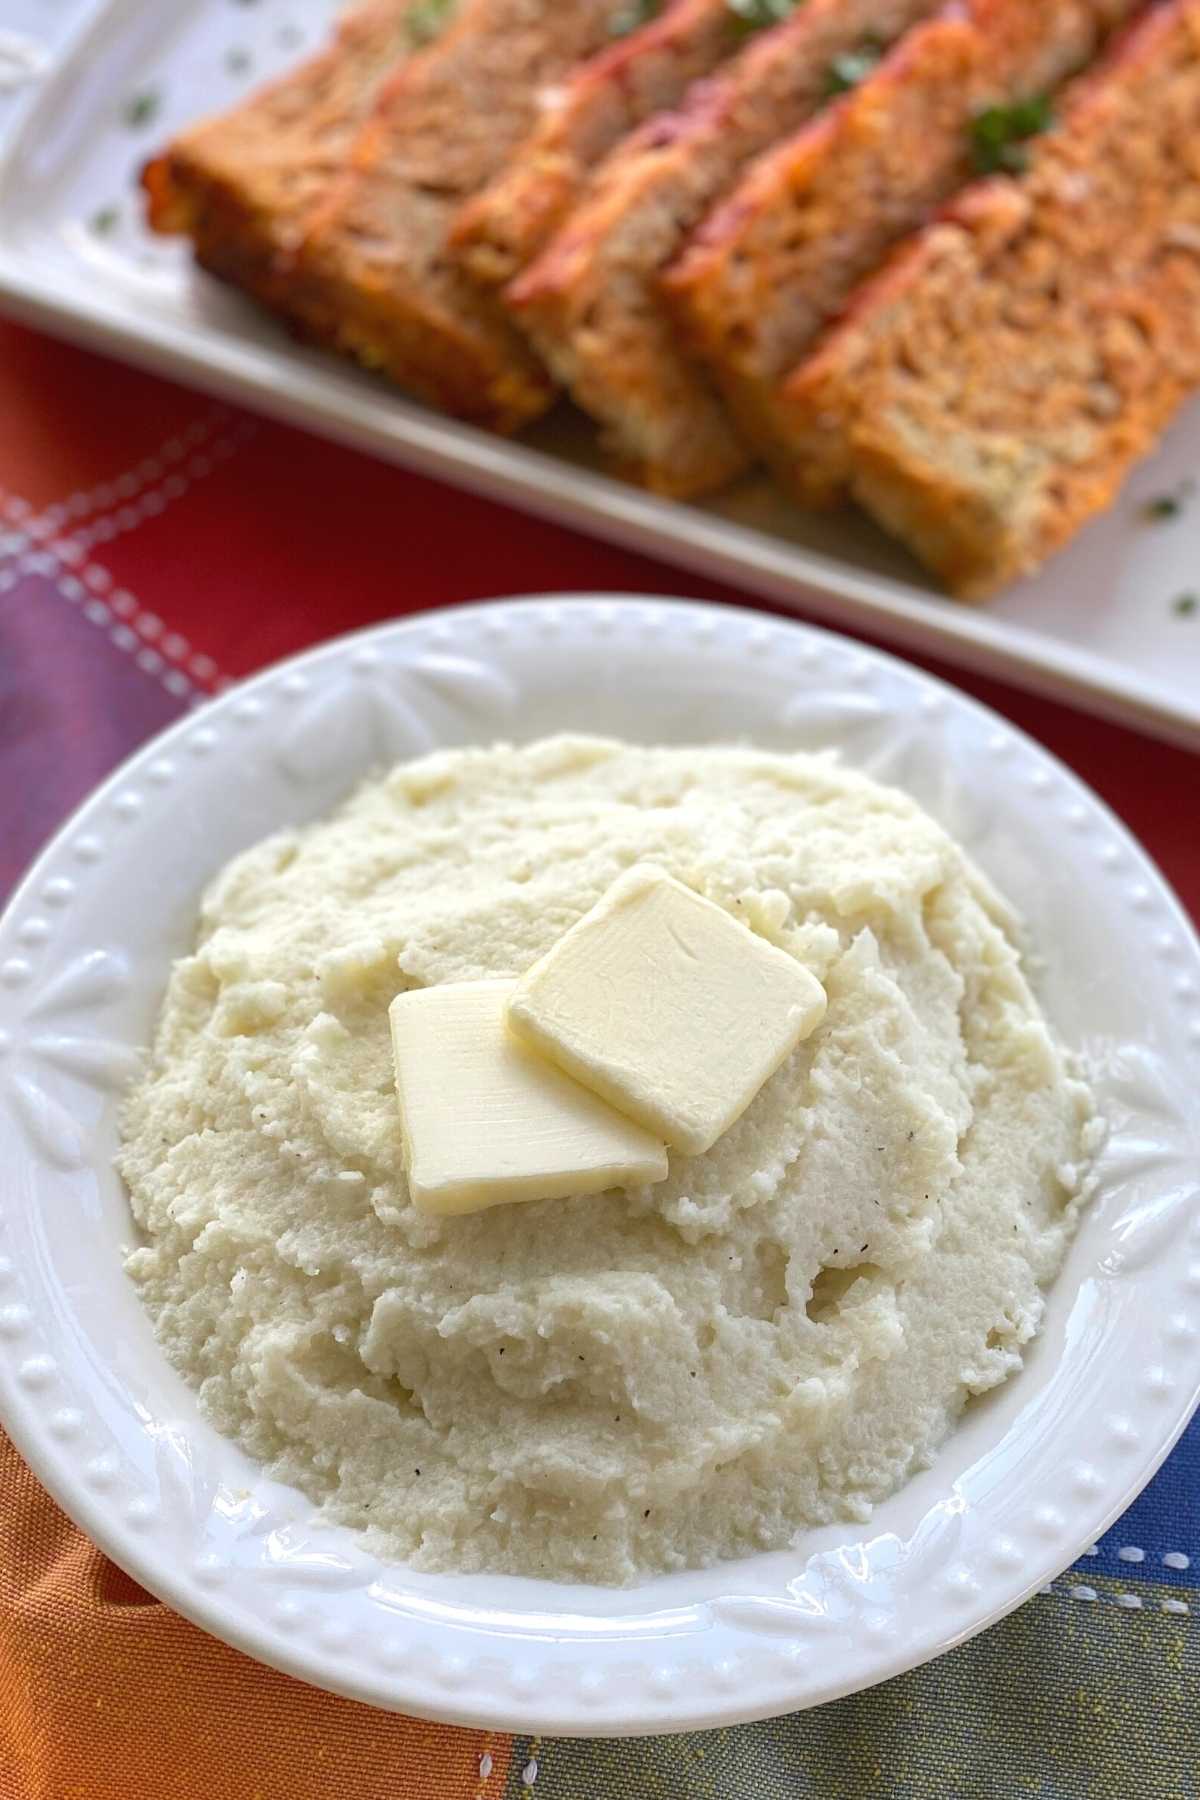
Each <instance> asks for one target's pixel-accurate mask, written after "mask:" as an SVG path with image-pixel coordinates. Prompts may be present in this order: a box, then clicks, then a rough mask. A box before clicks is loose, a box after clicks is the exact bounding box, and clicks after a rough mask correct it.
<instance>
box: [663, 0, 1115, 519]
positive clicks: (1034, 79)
mask: <svg viewBox="0 0 1200 1800" xmlns="http://www.w3.org/2000/svg"><path fill="white" fill-rule="evenodd" d="M1138 3H1139V0H1055V4H1053V5H1047V3H1046V0H970V3H969V4H967V5H965V6H958V7H955V8H954V9H953V10H952V11H950V12H948V13H946V14H944V15H942V16H940V17H938V18H936V19H932V20H930V21H928V22H927V23H926V24H924V25H919V26H917V27H916V28H915V29H914V30H913V31H912V32H910V33H909V35H908V36H907V37H906V38H905V39H904V40H903V41H902V42H901V43H900V44H899V45H898V46H897V47H896V48H895V49H894V50H893V52H892V53H891V55H890V56H889V57H887V58H886V59H885V60H884V62H883V63H882V64H881V65H880V66H879V68H878V69H877V70H876V71H875V73H874V74H872V75H870V76H869V77H868V78H867V79H866V80H864V81H863V82H862V84H861V86H859V87H858V88H857V89H856V90H855V91H853V92H852V93H850V94H848V95H847V96H846V97H845V99H844V100H842V101H841V102H840V103H839V104H838V105H836V106H834V107H831V108H829V109H828V110H827V112H826V113H824V114H823V115H822V116H821V117H820V118H819V119H818V120H816V121H815V122H814V123H813V124H811V125H810V126H808V127H807V128H806V129H804V130H802V131H801V132H799V133H797V134H796V135H794V136H793V137H792V138H790V139H789V140H788V141H786V142H785V143H783V144H781V145H779V146H777V147H776V148H774V149H772V150H769V151H767V152H766V153H765V154H764V155H763V156H762V157H760V158H758V159H757V160H756V161H755V162H754V163H753V164H752V165H751V166H750V168H749V169H748V170H747V171H746V172H745V174H744V175H743V177H742V179H741V180H740V181H739V183H738V185H737V186H736V188H734V190H733V191H732V193H731V194H730V195H729V197H728V198H727V199H726V200H725V201H724V203H723V204H722V205H721V206H720V207H718V208H717V210H716V211H715V212H714V213H713V214H712V215H710V217H709V218H708V219H707V220H706V221H705V223H704V224H703V225H702V226H701V227H700V229H699V231H698V232H697V233H696V235H695V237H694V238H693V240H692V242H691V244H690V245H689V247H688V248H687V249H686V250H685V251H684V253H683V255H682V257H681V258H680V260H679V261H678V262H677V263H676V264H675V265H674V267H673V268H671V269H670V270H668V271H667V273H666V276H665V278H664V285H665V290H666V293H667V295H668V297H669V299H670V302H671V304H672V306H673V309H674V311H675V313H676V316H677V318H678V321H679V324H680V327H681V329H682V330H683V331H684V332H685V333H686V335H687V338H688V340H689V342H690V344H691V345H692V347H693V348H694V349H695V351H696V352H697V354H699V355H701V356H702V357H703V358H704V359H705V361H706V362H707V363H708V364H709V366H710V367H711V369H712V372H713V374H714V376H715V377H716V379H717V381H718V383H719V385H720V387H721V390H722V392H723V393H724V395H725V397H726V399H727V400H728V402H729V404H730V406H731V408H732V409H733V412H734V414H735V416H736V418H737V419H738V421H739V423H740V424H741V426H742V428H743V429H744V430H745V432H746V433H747V435H748V436H749V437H750V439H751V441H752V442H753V443H754V444H755V445H756V446H757V447H758V448H759V449H760V450H761V451H762V453H763V454H764V455H765V457H766V458H767V460H768V461H769V462H771V463H772V464H773V465H774V467H775V468H776V470H777V471H778V472H779V474H780V476H781V478H782V480H783V481H784V484H785V486H789V487H792V488H793V489H794V487H795V476H794V471H795V466H796V463H797V460H798V454H799V453H800V452H801V451H802V448H803V447H802V446H797V445H796V444H795V443H794V442H792V440H791V437H790V433H789V425H790V422H791V414H790V411H789V409H788V408H787V406H786V405H781V404H780V399H779V384H780V382H781V381H782V380H783V378H784V377H785V376H786V375H787V374H788V373H789V371H790V370H791V369H793V368H794V367H795V366H796V364H797V363H798V362H799V361H800V360H801V358H802V357H803V356H804V355H806V354H807V352H808V351H809V350H810V349H811V348H812V345H813V343H814V341H815V339H816V337H817V335H818V333H819V332H820V331H821V330H822V328H823V327H824V326H825V325H826V324H828V322H829V321H830V320H831V319H832V318H833V317H834V316H835V315H836V314H837V313H838V312H839V311H840V310H841V308H842V306H843V305H844V304H845V302H846V300H847V298H848V296H849V294H850V293H851V291H852V289H853V287H854V286H855V285H856V283H857V282H859V281H860V280H862V278H863V277H864V276H866V275H868V274H870V272H871V271H872V270H873V269H875V268H876V267H878V265H879V263H880V262H881V260H882V259H883V257H884V255H885V254H886V252H887V251H888V249H889V248H890V247H891V245H892V244H894V243H895V242H896V241H897V240H898V239H899V238H900V237H902V236H903V235H905V234H906V233H907V232H909V231H912V230H914V229H915V228H916V227H917V226H919V225H921V224H923V223H924V222H925V220H926V219H928V217H929V215H930V212H931V211H932V210H933V209H934V207H936V206H937V205H938V204H940V203H941V202H942V201H943V200H945V199H946V198H947V197H948V196H949V195H951V194H952V193H953V192H954V191H955V189H956V188H959V187H961V186H962V185H963V183H964V182H966V181H967V180H968V179H969V178H970V175H971V169H972V163H971V137H970V123H971V119H972V117H973V116H974V115H975V114H976V113H978V112H981V111H982V110H983V109H984V108H987V107H992V106H998V105H1004V104H1011V103H1012V102H1013V101H1016V100H1019V99H1023V98H1026V97H1028V96H1031V95H1043V94H1045V93H1047V92H1048V91H1050V90H1053V89H1054V88H1056V87H1058V86H1059V85H1060V83H1061V82H1062V81H1063V80H1064V79H1065V78H1066V77H1067V76H1068V75H1069V74H1072V73H1074V71H1075V70H1076V69H1078V68H1080V67H1082V66H1084V65H1086V64H1087V63H1089V62H1090V61H1091V60H1092V58H1093V57H1094V55H1095V54H1096V52H1097V50H1098V49H1099V46H1100V41H1101V38H1102V36H1103V34H1104V33H1105V32H1106V31H1107V30H1108V29H1109V27H1111V26H1112V25H1114V24H1117V23H1119V22H1120V21H1121V18H1122V17H1123V16H1124V15H1127V14H1129V13H1130V12H1132V11H1133V10H1134V8H1135V6H1136V5H1137V4H1138ZM810 497H811V496H810Z"/></svg>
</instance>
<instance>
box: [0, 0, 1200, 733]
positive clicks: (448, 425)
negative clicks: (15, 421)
mask: <svg viewBox="0 0 1200 1800" xmlns="http://www.w3.org/2000/svg"><path fill="white" fill-rule="evenodd" d="M67 3H69V4H71V5H72V6H73V7H74V10H75V17H76V20H77V24H78V30H77V33H76V35H75V36H74V38H73V40H71V41H69V42H67V43H65V44H64V45H63V47H62V48H61V50H56V51H55V52H54V53H51V52H50V51H49V50H48V49H47V50H46V52H45V54H44V55H43V54H42V51H41V40H42V39H43V38H44V37H45V36H46V34H47V33H48V31H49V30H50V28H51V24H52V21H50V20H49V19H48V17H47V7H46V5H45V0H8V9H7V11H6V12H5V19H4V23H5V24H6V25H7V24H8V23H9V22H10V15H11V23H12V24H14V25H16V24H21V23H25V24H26V26H27V30H26V32H25V34H24V39H25V40H26V41H27V52H26V53H27V59H28V61H29V64H30V67H31V69H33V70H34V71H35V72H36V71H37V70H38V69H42V70H44V74H43V75H42V76H41V77H40V80H39V81H38V82H36V83H31V85H30V88H29V90H28V94H27V97H26V100H25V101H24V102H23V105H22V114H23V116H22V117H20V118H19V119H18V118H13V119H11V120H10V128H9V130H8V132H7V133H6V132H5V129H4V118H3V112H2V111H0V306H3V307H4V308H5V309H7V310H9V311H12V312H14V313H15V314H17V315H19V316H20V317H23V318H26V319H28V320H30V321H31V322H32V323H34V324H37V325H40V326H43V327H44V328H46V329H47V330H50V331H56V332H60V333H63V334H65V335H66V336H68V337H71V338H75V339H77V340H78V341H79V342H81V343H84V344H87V345H92V346H95V347H98V348H100V349H106V350H109V351H111V352H113V353H114V354H116V355H119V356H123V357H127V358H128V359H129V360H131V361H133V362H137V363H141V364H142V365H144V366H146V367H148V368H151V369H154V370H156V371H157V372H159V373H162V374H167V375H174V376H177V377H178V378H179V379H181V380H184V381H189V382H192V383H195V384H196V385H198V386H201V387H205V388H208V389H211V390H212V391H213V392H216V393H219V394H221V395H222V396H224V397H226V398H230V399H234V400H239V401H242V402H244V403H245V404H247V405H249V406H253V407H257V408H258V409H260V410H261V411H264V412H268V413H271V414H274V415H275V416H277V417H279V418H283V419H286V420H288V421H290V422H292V423H294V424H298V425H303V426H305V427H307V428H308V429H310V430H313V431H318V432H324V433H326V434H328V435H329V436H332V437H336V438H339V439H341V440H342V441H344V442H347V443H351V444H354V445H357V446H358V447H359V448H360V449H364V450H369V451H372V452H374V453H375V454H377V455H379V456H383V457H386V458H389V459H390V460H392V461H394V462H398V463H402V464H404V465H406V466H408V467H410V468H415V469H419V470H421V471H423V472H424V473H425V474H428V475H432V476H435V477H438V478H439V479H441V480H445V481H452V482H456V483H458V484H459V485H461V486H463V487H467V488H471V489H473V490H474V491H476V492H479V493H483V494H487V495H489V496H490V497H492V498H493V499H497V500H501V501H504V502H507V503H508V504H510V505H512V506H516V507H520V508H522V509H523V510H525V511H528V512H533V513H537V514H539V515H541V516H543V517H547V518H551V519H555V520H557V521H559V522H560V523H562V524H565V525H569V526H573V527H575V528H577V529H582V530H587V531H591V532H594V533H595V534H596V535H598V536H600V537H603V538H608V539H610V540H612V541H613V542H616V543H619V544H622V545H625V546H627V547H628V548H631V549H634V550H640V551H644V552H648V553H649V554H651V555H656V556H659V557H662V558H664V559H665V560H666V561H668V562H672V563H676V564H679V565H682V566H683V567H685V568H691V569H694V570H696V571H697V572H698V573H701V574H703V575H704V576H705V577H706V578H708V579H720V580H724V581H727V582H730V583H732V584H734V585H735V586H737V587H739V588H743V589H746V590H748V591H750V592H754V593H759V594H765V595H767V596H769V597H771V598H773V599H775V600H777V601H779V602H781V603H783V604H784V605H790V606H794V607H802V608H804V609H805V610H806V611H809V612H813V613H816V614H817V615H819V616H821V617H823V618H825V619H828V620H830V621H831V622H832V623H835V624H844V625H846V626H848V627H850V628H852V629H859V630H862V631H864V632H867V633H869V634H871V635H874V636H882V637H886V638H888V639H890V640H891V641H892V642H893V643H897V644H900V645H901V646H903V647H904V648H905V649H908V650H912V651H915V652H918V653H920V654H923V655H927V656H940V657H942V658H943V659H945V660H949V661H952V662H957V663H959V664H961V665H962V666H963V667H966V668H971V669H975V670H978V671H980V672H981V673H985V674H991V675H995V676H999V677H1001V678H1004V679H1007V680H1010V681H1016V682H1018V683H1020V684H1021V685H1023V686H1025V687H1028V688H1031V689H1034V690H1035V691H1039V692H1043V693H1047V694H1050V695H1052V696H1055V697H1058V698H1061V699H1065V700H1069V701H1072V702H1074V703H1075V704H1077V705H1081V706H1085V707H1088V708H1090V709H1091V710H1093V711H1095V712H1098V713H1101V714H1104V715H1106V716H1108V717H1112V718H1117V719H1121V720H1124V721H1126V722H1127V723H1130V724H1134V725H1139V726H1141V727H1142V728H1143V729H1145V730H1148V731H1152V732H1156V733H1158V734H1159V735H1162V736H1165V737H1169V738H1172V739H1174V740H1176V741H1178V742H1180V743H1183V744H1186V745H1189V746H1191V747H1193V748H1195V747H1200V609H1198V607H1197V602H1196V598H1195V595H1194V590H1195V588H1196V579H1195V569H1196V561H1197V542H1198V537H1197V534H1198V532H1200V496H1195V497H1194V498H1192V499H1191V500H1190V501H1186V502H1185V501H1182V500H1181V502H1180V504H1179V505H1178V507H1177V508H1176V511H1175V512H1174V513H1172V514H1171V515H1170V516H1164V515H1163V514H1162V513H1161V512H1160V514H1158V515H1157V516H1156V514H1155V512H1154V509H1153V506H1152V504H1151V503H1152V502H1153V501H1154V500H1155V499H1163V498H1166V497H1173V496H1176V495H1179V496H1183V495H1185V494H1186V493H1187V492H1188V491H1189V490H1188V482H1189V478H1190V477H1191V475H1192V473H1193V471H1194V470H1195V469H1196V467H1197V464H1198V463H1200V410H1198V409H1197V408H1196V407H1192V408H1191V409H1190V410H1189V411H1188V412H1187V413H1186V414H1185V416H1184V417H1183V419H1181V420H1180V422H1179V423H1178V425H1177V426H1176V428H1175V429H1174V430H1173V431H1172V433H1171V434H1170V436H1169V437H1168V439H1167V440H1166V442H1165V443H1164V444H1163V446H1162V448H1161V449H1160V450H1159V452H1158V454H1157V455H1156V456H1155V457H1154V458H1153V459H1152V461H1151V462H1150V463H1148V464H1147V465H1145V466H1144V467H1143V468H1141V469H1139V470H1138V471H1137V472H1136V474H1135V475H1134V477H1133V479H1132V481H1131V482H1130V485H1129V488H1128V489H1127V491H1126V492H1125V493H1124V494H1123V495H1122V496H1121V497H1120V499H1119V500H1118V502H1117V504H1116V505H1115V507H1114V508H1113V510H1112V511H1111V512H1110V513H1109V514H1108V515H1107V516H1106V517H1105V518H1103V519H1101V520H1099V521H1098V522H1096V523H1095V524H1093V525H1092V526H1091V527H1089V529H1088V530H1087V531H1085V532H1084V533H1083V534H1082V535H1081V537H1080V538H1079V539H1078V540H1077V542H1076V543H1075V544H1074V545H1073V546H1072V547H1071V549H1070V550H1069V551H1068V552H1067V553H1066V554H1065V555H1063V556H1061V557H1059V558H1057V559H1056V560H1055V561H1054V563H1053V564H1052V565H1051V566H1050V567H1049V568H1048V569H1047V570H1046V571H1045V572H1044V573H1043V574H1042V575H1040V576H1039V577H1038V578H1037V579H1036V580H1032V581H1026V582H1021V583H1019V584H1018V585H1017V586H1016V587H1014V588H1011V589H1010V590H1009V591H1008V592H1006V593H1004V594H1002V595H1000V596H999V598H998V599H997V600H996V601H995V602H994V603H992V604H990V605H989V606H987V607H986V608H976V607H968V606H963V605H959V604H957V603H955V602H953V601H950V600H947V599H946V598H945V597H944V596H943V595H941V594H940V593H939V592H937V591H936V589H934V588H932V587H931V586H930V584H929V581H928V579H927V577H926V576H925V575H923V574H922V572H921V570H920V569H919V568H918V567H917V565H916V564H915V563H914V562H912V561H911V560H910V559H909V558H908V557H907V556H906V555H905V554H904V553H903V552H902V551H901V550H899V549H897V548H896V546H895V545H893V544H891V543H890V542H888V540H886V539H885V538H884V537H883V535H882V534H881V533H880V532H878V531H877V530H875V529H874V528H873V527H872V526H871V525H870V524H869V523H868V521H867V520H866V519H865V518H863V517H861V516H859V515H858V514H856V513H853V512H845V513H835V514H831V515H828V516H826V515H818V514H814V513H805V512H802V511H801V510H800V509H799V508H797V507H795V506H793V505H791V504H789V503H788V502H787V501H786V500H785V499H784V498H783V497H782V495H781V494H780V493H779V492H778V491H777V490H776V489H775V488H774V487H773V486H772V485H771V483H770V482H768V481H767V480H765V479H763V478H756V479H750V480H747V481H744V482H742V483H739V484H738V485H737V486H736V487H734V488H733V489H731V490H730V491H729V492H728V493H726V494H723V495H721V496H719V497H718V498H717V499H715V500H713V501H712V502H710V503H708V504H705V505H700V506H685V505H682V504H678V503H673V502H669V501H663V500H658V499H655V498H654V497H653V496H652V495H649V494H645V493H642V492H640V491H639V490H638V489H636V488H632V487H629V486H626V485H625V484H624V483H622V482H619V481H614V480H612V479H611V478H610V477H609V476H607V475H606V474H604V473H603V472H602V470H601V468H600V467H599V464H598V459H597V454H596V446H595V432H594V430H593V429H592V427H591V426H590V425H588V424H587V422H586V421H584V420H582V419H580V418H579V417H577V416H576V415H573V414H572V413H571V412H570V411H569V409H567V408H565V407H564V408H561V409H559V411H558V412H556V413H555V414H554V416H553V417H552V418H550V419H548V420H547V421H546V422H545V423H544V424H543V425H541V426H539V427H538V429H537V430H535V431H533V432H531V433H529V434H527V435H526V436H525V437H523V438H522V439H520V440H519V441H517V442H509V441H506V440H503V439H499V438H494V437H491V436H489V435H487V434H486V433H484V432H481V431H477V430H474V429H472V428H471V427H469V426H465V425H460V424H456V423H455V422H454V421H453V420H450V419H446V418H443V417H441V416H440V415H439V414H437V413H433V412H430V411H428V410H426V409H425V408H424V407H421V406H418V405H415V404H413V403H412V402H410V401H407V400H405V399H404V397H403V396H402V395H401V394H399V393H397V392H395V391H394V390H392V389H390V388H388V387H387V386H385V385H384V384H382V383H381V382H378V381H373V380H371V379H369V378H368V377H366V376H365V375H362V374H361V373H360V372H359V371H357V370H355V369H353V368H351V367H349V366H346V365H344V364H342V363H341V362H339V361H338V359H337V358H335V357H331V356H327V355H324V354H321V353H319V352H316V351H310V350H304V349H301V348H300V347H299V346H298V345H296V344H294V343H292V342H291V341H290V340H289V339H288V338H287V336H286V334H285V333H284V331H283V330H282V329H281V328H280V327H279V326H278V325H277V324H276V323H275V322H274V321H273V320H271V319H269V318H266V317H264V316H263V315H262V314H260V313H259V312H258V311H257V310H256V309H255V308H254V307H253V306H252V305H251V304H250V303H249V302H248V301H246V300H245V299H243V298H242V297H240V296H239V295H237V294H236V293H234V292H232V291H231V290H230V289H228V288H225V287H222V286H221V284H220V283H218V282H215V281H213V280H210V279H209V278H208V277H206V276H204V275H199V274H197V273H196V271H195V270H194V269H193V267H192V265H191V261H190V258H189V254H188V250H187V247H186V245H184V244H182V243H179V242H176V241H168V240H165V239H162V238H158V239H156V238H154V237H153V236H152V235H151V233H150V232H149V231H147V230H146V229H145V227H144V226H143V224H142V222H141V213H142V209H141V201H140V198H139V195H138V190H137V175H138V171H139V169H140V167H141V164H142V163H143V161H144V160H145V159H146V157H147V156H148V155H150V153H151V152H152V151H153V150H155V149H156V148H157V147H158V146H160V145H161V144H163V143H165V142H166V141H167V139H168V138H170V136H171V135H172V133H174V132H175V131H177V130H179V129H180V128H182V127H183V126H185V125H187V124H189V123H190V122H191V121H192V120H193V119H195V118H197V117H198V116H199V115H200V114H202V113H205V112H210V111H215V110H217V109H219V108H222V107H227V106H229V105H231V104H232V103H233V102H234V101H235V100H236V99H237V98H238V97H239V95H240V94H242V93H244V92H245V90H246V89H247V87H248V86H249V85H251V84H252V83H254V82H256V81H258V80H261V79H262V77H263V76H265V75H268V74H270V73H271V72H272V71H274V70H275V69H278V68H282V67H285V66H288V65H289V64H291V63H294V62H295V61H296V60H297V59H298V58H300V57H301V56H303V55H304V53H305V51H306V50H307V49H309V48H311V47H312V46H313V45H315V44H316V43H317V42H319V41H320V39H321V38H322V36H323V34H324V32H325V30H326V28H327V25H328V21H329V18H330V16H331V13H332V10H333V0H257V4H255V5H254V6H249V5H247V6H234V5H230V4H229V0H176V4H173V5H171V6H158V7H152V6H147V5H146V4H145V0H67ZM3 35H4V34H0V37H2V36H3ZM2 50H3V45H2V43H0V52H2ZM9 54H10V56H13V57H15V55H16V52H15V50H10V53H9ZM2 74H3V68H2V65H0V76H2ZM0 85H2V82H0ZM5 140H7V141H5Z"/></svg>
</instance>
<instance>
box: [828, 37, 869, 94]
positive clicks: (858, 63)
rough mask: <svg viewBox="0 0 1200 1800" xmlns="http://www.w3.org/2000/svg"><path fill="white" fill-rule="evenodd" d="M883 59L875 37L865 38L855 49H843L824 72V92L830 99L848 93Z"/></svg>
mask: <svg viewBox="0 0 1200 1800" xmlns="http://www.w3.org/2000/svg"><path fill="white" fill-rule="evenodd" d="M882 61H883V45H882V44H881V43H880V42H879V40H878V39H877V38H865V39H864V40H863V42H862V43H861V44H860V45H859V46H858V49H857V50H843V52H842V54H841V55H840V56H835V57H834V58H833V61H832V62H831V63H830V65H829V68H828V70H827V71H826V74H825V92H826V94H827V95H828V96H829V98H830V99H831V100H832V99H834V98H835V97H836V96H837V95H838V94H848V93H849V92H850V90H851V88H856V87H857V86H858V84H859V82H860V81H865V80H866V78H867V76H868V75H871V74H873V73H874V71H875V70H876V69H877V68H878V67H879V65H880V63H881V62H882Z"/></svg>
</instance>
